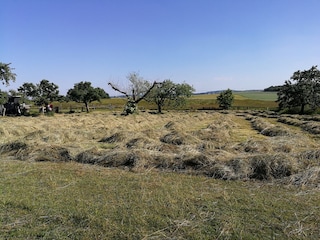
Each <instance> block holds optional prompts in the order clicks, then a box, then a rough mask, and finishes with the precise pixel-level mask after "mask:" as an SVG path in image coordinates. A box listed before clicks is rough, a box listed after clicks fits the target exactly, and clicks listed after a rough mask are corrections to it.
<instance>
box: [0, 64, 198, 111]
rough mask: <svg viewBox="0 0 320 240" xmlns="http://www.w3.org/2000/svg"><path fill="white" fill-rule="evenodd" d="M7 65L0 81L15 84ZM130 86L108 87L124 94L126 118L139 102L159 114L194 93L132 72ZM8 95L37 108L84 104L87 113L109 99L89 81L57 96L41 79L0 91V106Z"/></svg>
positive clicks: (1, 70)
mask: <svg viewBox="0 0 320 240" xmlns="http://www.w3.org/2000/svg"><path fill="white" fill-rule="evenodd" d="M9 65H10V64H4V63H0V74H1V78H0V81H1V82H2V83H3V84H6V85H7V86H8V85H9V82H10V81H15V79H16V74H15V73H13V70H14V69H13V68H11V67H10V66H9ZM127 79H128V81H129V86H128V87H127V89H125V90H121V89H120V88H119V87H117V86H115V84H113V83H109V85H110V86H111V87H112V88H113V89H114V90H116V91H118V92H119V93H122V94H124V95H125V96H126V97H127V99H128V101H127V104H126V105H125V108H124V113H125V115H127V114H131V113H134V112H135V111H136V110H137V104H138V103H139V102H140V101H141V100H143V99H144V100H146V101H148V102H153V103H155V104H156V105H157V108H158V112H159V113H161V112H162V109H163V107H165V106H181V105H183V104H185V103H186V101H185V100H186V98H188V97H190V96H191V95H192V93H193V92H194V88H193V87H192V86H190V85H189V84H187V83H182V84H175V83H173V82H172V81H171V80H170V79H167V80H164V81H162V82H153V83H152V82H149V81H147V80H145V79H143V78H142V77H141V76H140V75H139V74H138V73H136V72H132V73H130V74H129V75H128V76H127ZM9 95H12V96H14V95H20V96H21V97H22V101H24V102H26V101H27V102H33V103H34V104H35V105H37V106H47V105H48V104H50V103H51V102H53V101H59V102H63V101H64V102H68V101H75V102H79V103H83V104H84V105H85V108H86V111H87V112H89V104H90V103H91V102H93V101H100V100H101V99H105V98H109V97H110V96H109V94H108V93H106V92H105V90H104V89H102V88H99V87H93V86H92V85H91V82H83V81H82V82H79V83H76V84H74V87H73V88H71V89H69V90H68V91H67V94H66V96H63V95H60V94H59V86H58V85H56V84H55V83H52V82H50V81H49V80H46V79H43V80H41V81H40V82H39V83H37V84H34V83H28V82H25V83H23V84H22V85H21V86H20V87H18V89H17V91H15V90H10V91H9V93H8V92H2V91H1V90H0V104H3V103H4V102H5V101H6V99H7V98H8V96H9Z"/></svg>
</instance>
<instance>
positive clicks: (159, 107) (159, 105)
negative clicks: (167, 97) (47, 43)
mask: <svg viewBox="0 0 320 240" xmlns="http://www.w3.org/2000/svg"><path fill="white" fill-rule="evenodd" d="M157 105H158V113H162V106H161V104H157Z"/></svg>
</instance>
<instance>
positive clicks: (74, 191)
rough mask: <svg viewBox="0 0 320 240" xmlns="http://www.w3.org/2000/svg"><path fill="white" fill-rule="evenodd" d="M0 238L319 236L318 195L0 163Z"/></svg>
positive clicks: (55, 165) (188, 179) (196, 178)
mask: <svg viewBox="0 0 320 240" xmlns="http://www.w3.org/2000/svg"><path fill="white" fill-rule="evenodd" d="M0 189H1V190H0V191H1V195H0V205H1V208H0V216H1V218H0V219H1V224H0V226H1V227H0V230H1V231H0V237H1V238H3V239H20V238H23V239H35V238H41V239H172V238H174V239H218V238H221V239H247V238H250V239H273V238H276V239H291V238H295V239H316V238H317V236H319V234H320V232H319V227H320V226H319V222H320V218H319V216H320V209H319V205H318V203H319V201H320V195H319V192H317V191H307V189H306V190H300V189H298V188H294V187H291V188H289V187H284V186H280V185H261V184H259V183H252V182H237V181H231V182H229V181H221V180H214V179H210V178H206V177H200V176H188V175H181V174H175V173H156V172H144V173H132V172H128V171H123V170H116V169H106V168H101V167H96V166H90V165H82V164H76V163H60V164H59V163H33V164H30V163H27V162H17V161H4V160H2V161H1V182H0Z"/></svg>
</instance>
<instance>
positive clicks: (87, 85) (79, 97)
mask: <svg viewBox="0 0 320 240" xmlns="http://www.w3.org/2000/svg"><path fill="white" fill-rule="evenodd" d="M67 98H69V99H70V100H73V101H76V102H80V103H84V105H85V107H86V110H87V112H89V104H90V103H91V102H93V101H100V100H101V99H102V98H109V95H108V94H107V93H106V92H105V91H104V90H103V89H101V88H94V87H92V86H91V82H80V83H76V84H75V85H74V87H73V88H72V89H69V90H68V92H67Z"/></svg>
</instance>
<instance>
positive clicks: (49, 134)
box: [0, 112, 320, 184]
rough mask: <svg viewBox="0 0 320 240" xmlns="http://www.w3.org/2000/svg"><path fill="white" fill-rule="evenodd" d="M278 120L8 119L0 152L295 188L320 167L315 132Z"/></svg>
mask: <svg viewBox="0 0 320 240" xmlns="http://www.w3.org/2000/svg"><path fill="white" fill-rule="evenodd" d="M274 119H275V118H273V116H271V117H270V118H268V116H266V115H263V116H257V115H256V114H254V112H251V113H250V112H249V113H245V112H167V113H166V114H161V115H157V114H149V113H146V112H141V113H140V114H136V115H131V116H127V117H124V116H120V115H119V114H112V113H110V112H109V113H91V114H74V115H72V114H71V115H68V114H62V115H55V116H54V117H46V116H41V117H36V118H30V117H29V118H28V117H18V118H10V117H5V118H1V122H0V133H1V135H0V153H1V156H2V158H10V159H18V160H24V161H53V162H60V161H62V162H66V161H76V162H80V163H86V164H95V165H100V166H104V167H119V168H125V169H130V170H133V171H145V170H146V169H156V170H161V171H174V172H186V173H191V174H197V175H199V174H201V175H205V176H209V177H214V178H219V179H241V180H245V179H260V180H270V179H289V181H291V182H292V181H293V180H292V179H293V178H295V176H297V174H298V175H299V174H302V173H303V172H305V171H310V169H311V168H318V167H319V158H320V150H319V149H320V148H319V140H318V137H317V134H316V135H315V134H313V135H311V134H309V133H308V132H307V131H305V129H306V126H308V125H306V123H304V124H303V126H302V128H299V127H295V128H294V127H292V125H287V124H284V123H283V122H284V120H283V119H284V118H279V119H280V120H279V121H274ZM280 121H282V122H280ZM313 122H315V121H313ZM309 125H310V124H309ZM312 129H313V131H315V130H314V129H315V127H314V128H312ZM315 133H318V132H317V131H315ZM316 180H319V179H318V178H317V179H315V182H312V181H314V180H311V179H309V181H311V182H310V184H318V182H317V181H316ZM307 183H309V182H307Z"/></svg>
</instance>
